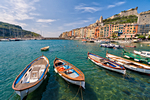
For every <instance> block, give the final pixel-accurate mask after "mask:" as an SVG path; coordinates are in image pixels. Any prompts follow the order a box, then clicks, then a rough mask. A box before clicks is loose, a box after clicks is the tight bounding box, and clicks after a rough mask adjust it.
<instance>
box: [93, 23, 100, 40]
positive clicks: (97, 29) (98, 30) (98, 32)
mask: <svg viewBox="0 0 150 100" xmlns="http://www.w3.org/2000/svg"><path fill="white" fill-rule="evenodd" d="M99 27H100V26H97V27H95V34H94V35H95V38H96V39H97V38H99V37H100V29H99Z"/></svg>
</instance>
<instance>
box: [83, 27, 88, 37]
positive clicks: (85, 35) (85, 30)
mask: <svg viewBox="0 0 150 100" xmlns="http://www.w3.org/2000/svg"><path fill="white" fill-rule="evenodd" d="M83 29H84V36H83V38H86V37H87V27H84V28H83Z"/></svg>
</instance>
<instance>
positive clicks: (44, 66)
mask: <svg viewBox="0 0 150 100" xmlns="http://www.w3.org/2000/svg"><path fill="white" fill-rule="evenodd" d="M49 66H50V64H49V60H48V59H47V58H46V57H45V56H43V55H42V56H40V57H38V58H36V59H35V60H34V61H32V62H31V63H30V64H29V65H27V66H26V67H25V68H24V70H23V71H22V72H21V73H20V74H19V75H18V76H17V78H16V79H15V81H14V82H13V84H12V88H13V89H14V90H15V92H16V93H17V94H18V95H19V96H20V97H21V100H22V99H23V98H24V97H25V96H27V95H28V94H29V93H31V92H33V91H34V90H35V89H37V88H38V87H39V86H40V85H41V84H42V82H43V81H44V79H46V77H47V75H46V73H47V72H48V71H49Z"/></svg>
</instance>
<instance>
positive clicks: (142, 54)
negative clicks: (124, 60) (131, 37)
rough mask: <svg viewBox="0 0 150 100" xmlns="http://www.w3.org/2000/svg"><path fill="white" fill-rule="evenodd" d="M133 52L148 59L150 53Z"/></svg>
mask: <svg viewBox="0 0 150 100" xmlns="http://www.w3.org/2000/svg"><path fill="white" fill-rule="evenodd" d="M133 52H134V53H135V54H138V55H141V56H144V57H149V58H150V52H149V51H136V50H134V51H133Z"/></svg>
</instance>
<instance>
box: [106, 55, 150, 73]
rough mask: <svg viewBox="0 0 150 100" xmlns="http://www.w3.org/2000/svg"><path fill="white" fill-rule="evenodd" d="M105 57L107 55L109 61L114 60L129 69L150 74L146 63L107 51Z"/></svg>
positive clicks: (149, 68) (149, 67)
mask: <svg viewBox="0 0 150 100" xmlns="http://www.w3.org/2000/svg"><path fill="white" fill-rule="evenodd" d="M106 57H108V58H109V59H110V60H111V61H114V62H116V63H118V64H120V65H123V66H124V67H125V68H128V69H130V70H133V71H136V72H141V73H145V74H150V66H149V65H146V64H142V63H139V62H135V61H131V60H127V59H124V58H122V57H118V56H115V55H112V54H109V53H106Z"/></svg>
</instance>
